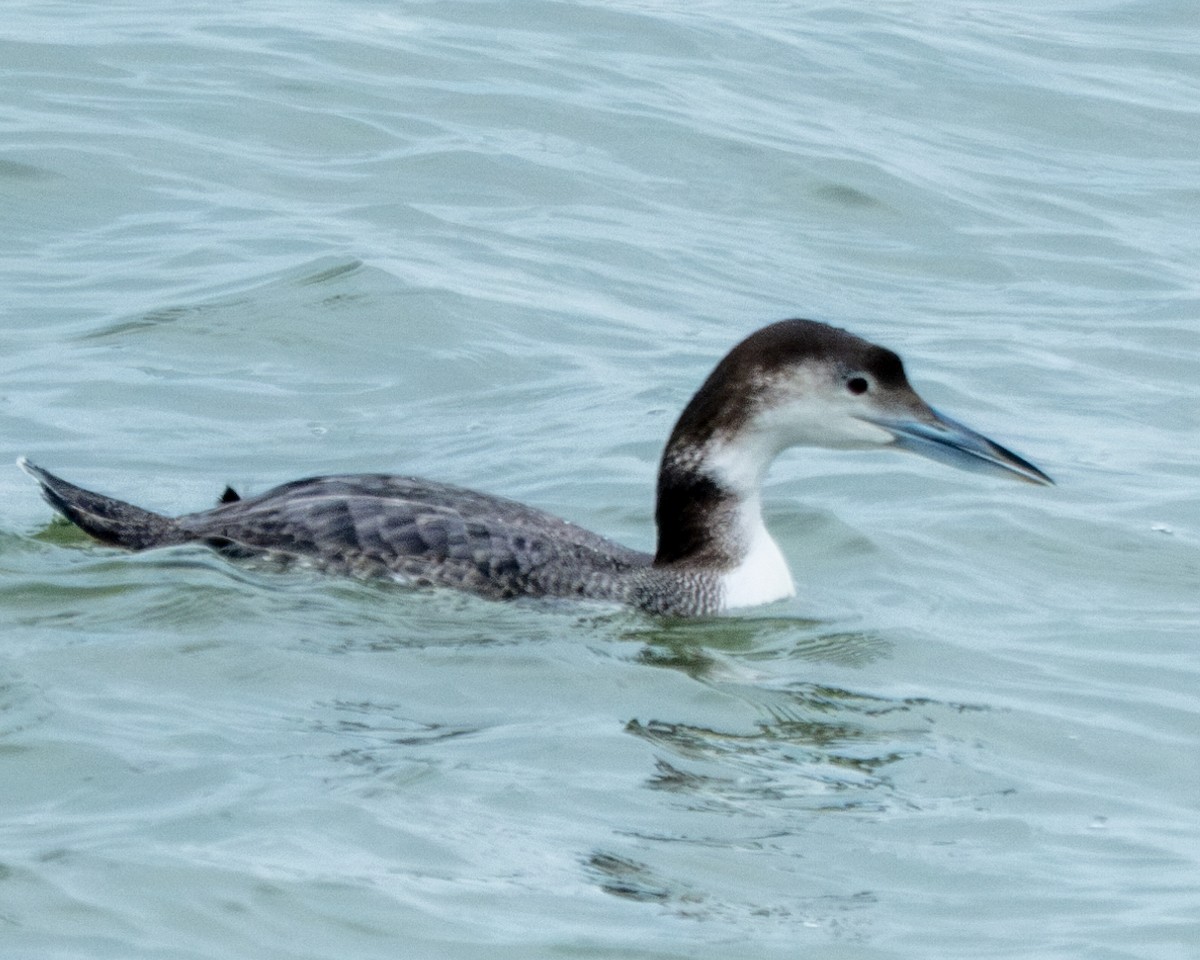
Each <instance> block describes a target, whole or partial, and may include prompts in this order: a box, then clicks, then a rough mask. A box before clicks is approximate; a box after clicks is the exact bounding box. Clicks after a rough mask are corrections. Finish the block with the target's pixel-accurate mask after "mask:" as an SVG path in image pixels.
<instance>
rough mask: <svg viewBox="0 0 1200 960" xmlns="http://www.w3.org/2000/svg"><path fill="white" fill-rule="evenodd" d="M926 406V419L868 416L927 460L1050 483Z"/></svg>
mask: <svg viewBox="0 0 1200 960" xmlns="http://www.w3.org/2000/svg"><path fill="white" fill-rule="evenodd" d="M928 410H929V413H930V415H931V419H930V420H928V421H926V420H915V419H910V418H904V417H897V418H895V419H892V418H889V417H871V418H869V419H870V421H871V422H872V423H875V424H878V425H879V426H881V427H883V428H884V429H885V430H887V431H888V432H889V433H891V434H892V436H894V437H895V438H896V446H898V447H900V448H902V449H904V450H911V451H912V452H913V453H919V454H920V455H921V456H923V457H928V458H929V459H931V460H938V461H940V462H942V463H947V464H949V465H950V466H952V467H958V468H959V469H960V470H974V471H976V472H979V473H1003V474H1006V475H1012V474H1016V475H1017V476H1018V477H1020V478H1021V479H1022V480H1025V481H1027V482H1029V483H1039V484H1053V483H1054V481H1053V480H1051V479H1050V478H1049V477H1048V476H1046V474H1044V473H1042V471H1041V470H1039V469H1038V468H1037V467H1035V466H1034V465H1033V464H1032V463H1030V462H1029V461H1028V460H1025V459H1023V458H1022V457H1018V456H1017V455H1016V454H1015V453H1013V452H1012V451H1011V450H1006V449H1005V448H1004V447H1002V446H1000V444H998V443H994V442H993V441H991V440H989V439H988V438H987V437H985V436H984V435H983V434H981V433H976V432H975V431H974V430H972V429H971V428H970V427H968V426H965V425H963V424H961V423H959V422H958V421H957V420H951V419H950V418H949V417H947V416H944V415H942V414H940V413H938V412H937V411H936V410H934V409H933V408H932V407H930V408H928ZM864 419H867V418H864Z"/></svg>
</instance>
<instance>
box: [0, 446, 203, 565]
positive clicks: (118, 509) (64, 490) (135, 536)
mask: <svg viewBox="0 0 1200 960" xmlns="http://www.w3.org/2000/svg"><path fill="white" fill-rule="evenodd" d="M17 466H19V467H20V468H21V469H22V470H24V471H25V472H26V473H27V474H29V475H30V476H31V477H33V479H34V480H36V481H37V482H38V485H39V486H40V487H41V488H42V496H43V497H45V499H46V502H47V503H49V504H50V506H52V507H53V508H54V509H55V510H57V511H58V512H59V513H61V514H62V515H63V516H64V517H66V518H67V519H68V520H70V521H71V522H72V523H74V524H75V525H76V526H78V527H79V528H80V529H82V530H83V531H85V532H86V533H88V534H90V535H91V536H93V537H95V538H96V539H97V540H100V541H102V542H104V543H108V544H112V545H113V546H116V547H124V548H125V549H126V550H146V549H148V548H150V547H165V546H169V545H170V544H174V543H185V542H187V541H188V540H189V539H191V538H190V537H188V536H187V535H186V534H185V533H184V532H183V531H182V530H180V528H179V524H178V523H177V522H176V521H175V520H174V519H172V518H171V517H164V516H163V515H162V514H160V513H152V512H151V511H149V510H143V509H142V508H141V507H135V506H134V505H133V504H131V503H126V502H125V501H124V500H117V499H115V498H113V497H106V496H103V495H102V494H99V493H92V491H90V490H84V489H83V488H82V487H77V486H75V485H74V484H73V483H67V481H66V480H63V479H61V478H60V477H56V476H55V475H54V474H52V473H50V472H49V471H47V470H43V469H42V468H41V467H39V466H36V465H35V464H32V463H30V462H29V461H28V460H26V459H25V458H24V457H21V458H20V459H19V460H18V461H17Z"/></svg>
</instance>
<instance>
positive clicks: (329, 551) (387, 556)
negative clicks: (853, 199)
mask: <svg viewBox="0 0 1200 960" xmlns="http://www.w3.org/2000/svg"><path fill="white" fill-rule="evenodd" d="M794 446H814V447H828V448H833V449H843V450H855V449H871V448H878V447H885V446H892V447H899V448H902V449H906V450H912V451H914V452H916V453H919V454H922V455H924V456H927V457H932V458H934V459H939V460H944V461H948V462H950V463H952V464H955V465H958V466H961V467H967V468H976V469H980V470H985V471H991V472H995V473H1005V474H1008V475H1009V476H1015V477H1018V478H1020V479H1022V480H1026V481H1028V482H1030V483H1039V484H1049V483H1052V482H1053V481H1052V480H1051V479H1050V478H1049V477H1048V476H1046V474H1044V473H1043V472H1042V471H1041V470H1039V469H1038V468H1037V467H1035V466H1034V465H1033V464H1031V463H1029V462H1028V461H1026V460H1023V459H1022V458H1021V457H1019V456H1017V455H1016V454H1014V453H1012V452H1011V451H1009V450H1006V449H1005V448H1004V447H1001V446H999V445H998V444H996V443H993V442H992V441H991V440H989V439H987V438H986V437H984V436H981V435H980V434H978V433H976V432H974V431H973V430H971V429H969V428H968V427H965V426H963V425H962V424H960V423H956V422H955V421H953V420H951V419H950V418H949V417H945V416H943V415H942V414H940V413H938V412H936V411H935V410H933V409H932V408H931V407H930V406H929V405H928V404H926V403H925V401H923V400H922V399H921V398H920V397H919V396H917V394H916V392H915V391H914V390H913V388H912V387H911V386H909V383H908V380H907V378H906V377H905V375H904V367H903V364H902V363H901V360H900V358H899V357H898V356H897V355H896V354H895V353H893V352H892V351H891V350H888V349H885V348H884V347H879V346H876V345H875V344H872V343H869V342H867V341H866V340H863V339H860V338H859V337H856V336H854V335H853V334H851V333H848V332H846V331H845V330H840V329H838V328H836V327H831V326H828V325H826V324H823V323H817V322H815V321H812V320H783V321H780V322H779V323H774V324H771V325H770V326H767V327H764V328H763V329H761V330H759V331H757V332H756V333H753V334H751V335H750V336H749V337H747V338H746V339H745V340H743V341H742V342H741V343H739V344H738V345H737V346H735V347H734V348H733V349H732V350H731V351H730V352H729V353H728V355H726V357H725V358H724V359H723V360H722V361H721V362H720V363H719V364H717V367H716V369H714V370H713V372H712V374H711V375H710V376H709V377H708V379H707V380H705V381H704V384H703V385H702V386H701V387H700V389H699V391H697V393H696V395H695V396H694V397H692V399H691V402H690V403H688V405H687V407H686V408H685V409H684V411H683V414H682V415H681V416H680V418H679V420H678V422H677V423H676V424H675V429H674V430H673V431H672V432H671V436H670V438H669V439H668V441H667V445H666V449H665V450H664V452H663V456H662V462H661V465H660V467H659V473H658V498H657V507H656V510H655V521H656V524H657V527H658V543H657V549H656V551H655V553H654V554H648V553H642V552H640V551H637V550H631V549H629V548H627V547H623V546H621V545H620V544H617V543H614V542H613V541H611V540H608V539H606V538H604V537H601V536H599V535H597V534H594V533H589V532H588V531H587V530H583V529H580V528H579V527H577V526H575V525H574V524H572V523H568V522H567V521H565V520H560V519H559V518H558V517H555V516H552V515H550V514H548V513H544V512H543V511H541V510H537V509H535V508H533V507H527V506H524V505H523V504H520V503H517V502H515V501H512V500H507V499H504V498H502V497H495V496H491V495H489V494H485V493H477V492H475V491H472V490H465V489H462V488H460V487H454V486H450V485H448V484H442V483H435V482H430V481H426V480H418V479H414V478H412V477H398V476H391V475H387V474H350V475H341V476H324V477H313V478H310V479H306V480H296V481H294V482H292V483H286V484H284V485H282V486H279V487H275V488H274V489H273V490H268V491H267V492H266V493H263V494H259V495H258V496H256V497H247V498H245V499H242V498H241V497H239V496H238V495H237V494H236V493H235V492H234V491H233V490H232V489H226V492H225V494H224V495H223V496H222V497H221V502H220V504H219V505H218V506H217V507H215V508H213V509H211V510H203V511H200V512H198V513H189V514H185V515H184V516H181V517H166V516H163V515H161V514H157V513H151V512H150V511H148V510H143V509H141V508H140V507H135V506H133V505H132V504H128V503H125V502H123V501H121V500H115V499H113V498H111V497H106V496H102V495H100V494H97V493H92V492H90V491H88V490H84V489H82V488H80V487H77V486H74V485H73V484H70V483H67V482H66V481H64V480H61V479H59V478H58V477H56V476H54V475H53V474H51V473H49V472H47V471H46V470H43V469H41V468H40V467H37V466H35V465H34V464H32V463H30V462H29V461H27V460H26V459H25V458H21V459H20V460H19V461H18V464H19V465H20V466H21V467H22V468H23V469H24V470H25V471H26V472H27V473H29V474H31V475H32V476H33V477H34V478H35V479H36V480H37V481H38V483H39V484H40V485H41V488H42V494H43V496H44V497H45V498H46V500H47V501H48V502H49V503H50V505H51V506H53V507H54V508H55V509H57V510H58V511H60V512H61V513H62V514H63V515H64V516H65V517H67V518H68V519H69V520H71V521H73V522H74V523H76V524H78V525H79V526H80V527H82V528H83V529H84V530H85V531H87V532H88V533H89V534H91V535H92V536H93V537H95V538H96V539H98V540H101V541H103V542H105V543H109V544H113V545H116V546H119V547H125V548H127V549H130V550H145V549H149V548H152V547H164V546H170V545H173V544H183V543H203V544H207V545H209V546H212V547H215V548H217V549H219V550H221V551H223V552H227V553H229V554H232V555H258V556H268V557H272V558H277V559H281V560H291V559H303V560H306V561H308V562H310V563H311V564H313V565H315V566H317V567H318V568H320V569H323V570H326V571H329V572H332V573H339V574H350V575H355V576H360V577H391V578H394V579H397V580H400V581H402V582H405V583H410V584H416V585H425V586H428V585H443V586H450V587H454V588H457V589H460V590H466V591H470V592H472V593H476V594H480V595H482V596H485V597H490V598H495V599H504V598H510V597H518V596H531V597H573V598H591V599H598V600H610V601H618V602H620V603H624V604H628V605H630V606H633V607H637V608H640V609H642V610H645V611H649V612H651V613H655V614H662V615H668V616H701V615H708V614H716V613H720V612H722V611H726V610H733V609H737V608H742V607H750V606H755V605H758V604H763V603H769V602H771V601H774V600H780V599H783V598H784V597H788V596H791V595H792V594H793V593H794V592H795V587H794V585H793V582H792V576H791V573H790V571H789V570H788V565H787V562H786V561H785V560H784V557H783V554H782V552H781V551H780V549H779V546H778V545H777V544H776V543H775V540H774V539H772V537H771V535H770V533H768V532H767V528H766V526H765V525H764V524H763V517H762V505H761V492H760V491H761V485H762V480H763V476H764V474H765V473H766V471H767V468H768V467H769V466H770V465H771V462H772V461H773V460H774V459H775V457H776V456H777V455H778V454H779V453H780V452H781V451H783V450H785V449H787V448H788V447H794Z"/></svg>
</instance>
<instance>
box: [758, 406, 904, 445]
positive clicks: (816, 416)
mask: <svg viewBox="0 0 1200 960" xmlns="http://www.w3.org/2000/svg"><path fill="white" fill-rule="evenodd" d="M864 410H865V408H864V405H863V404H862V402H861V401H860V400H859V399H858V398H857V397H852V396H846V397H841V396H834V397H825V398H819V397H813V396H808V397H803V398H797V399H796V400H794V401H792V402H788V403H783V404H781V405H779V406H778V407H775V408H774V409H772V410H770V411H767V412H765V413H764V414H763V415H762V417H761V418H760V421H759V423H758V424H756V428H757V431H760V432H763V433H766V434H768V435H770V436H772V437H773V438H775V443H776V452H779V451H781V450H784V449H786V448H787V447H793V446H803V447H825V448H827V449H830V450H861V449H872V448H875V447H880V446H883V445H885V444H889V443H891V442H892V441H893V439H894V438H893V437H892V435H891V434H890V433H889V432H888V431H887V430H885V429H883V428H882V427H880V426H878V425H876V424H874V423H869V422H868V421H866V420H862V419H860V418H859V416H858V414H860V413H863V412H864Z"/></svg>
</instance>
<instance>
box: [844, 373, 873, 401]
mask: <svg viewBox="0 0 1200 960" xmlns="http://www.w3.org/2000/svg"><path fill="white" fill-rule="evenodd" d="M846 389H847V390H849V391H850V392H851V393H852V394H854V395H855V396H856V397H857V396H860V395H861V394H864V393H866V392H867V391H868V390H870V389H871V384H870V383H869V382H868V381H867V378H866V377H851V378H850V379H849V380H847V381H846Z"/></svg>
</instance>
